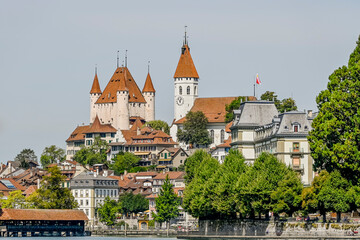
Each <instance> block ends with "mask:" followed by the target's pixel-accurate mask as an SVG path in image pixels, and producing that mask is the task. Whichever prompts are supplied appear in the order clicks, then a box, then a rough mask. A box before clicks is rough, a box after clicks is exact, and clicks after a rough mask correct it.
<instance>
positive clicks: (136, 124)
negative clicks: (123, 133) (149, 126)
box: [130, 118, 144, 131]
mask: <svg viewBox="0 0 360 240" xmlns="http://www.w3.org/2000/svg"><path fill="white" fill-rule="evenodd" d="M143 125H144V124H143V123H142V121H141V119H140V118H136V120H135V122H134V124H133V125H132V126H131V128H130V130H133V131H136V130H137V129H138V128H141V127H142V126H143Z"/></svg>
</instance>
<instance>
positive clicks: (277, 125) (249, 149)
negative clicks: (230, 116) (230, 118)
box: [230, 101, 314, 185]
mask: <svg viewBox="0 0 360 240" xmlns="http://www.w3.org/2000/svg"><path fill="white" fill-rule="evenodd" d="M234 115H235V119H234V122H233V125H232V127H230V129H231V138H232V142H231V146H232V148H234V149H238V150H239V151H240V152H242V154H243V155H244V157H245V159H246V160H247V161H248V162H252V161H254V160H255V159H256V158H257V157H258V156H259V155H260V154H261V153H262V152H269V153H272V154H274V155H275V156H276V157H277V158H278V159H279V160H280V161H281V162H283V163H285V164H287V165H289V166H291V167H292V168H293V169H294V170H295V171H298V172H299V173H300V174H301V180H302V182H303V184H304V185H310V184H311V182H312V180H313V178H314V171H313V167H312V166H313V159H312V157H311V155H310V146H309V143H308V141H307V136H308V134H309V131H310V130H311V122H312V119H313V118H312V114H311V112H309V114H308V113H306V112H299V111H291V112H285V113H281V114H279V112H278V111H277V109H276V107H275V104H274V103H273V102H268V101H250V102H243V103H242V104H241V106H240V109H239V110H235V111H234Z"/></svg>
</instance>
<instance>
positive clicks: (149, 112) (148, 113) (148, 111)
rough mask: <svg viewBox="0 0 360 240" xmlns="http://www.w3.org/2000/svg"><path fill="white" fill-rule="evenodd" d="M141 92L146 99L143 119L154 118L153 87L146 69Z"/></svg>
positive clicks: (150, 119) (149, 119)
mask: <svg viewBox="0 0 360 240" xmlns="http://www.w3.org/2000/svg"><path fill="white" fill-rule="evenodd" d="M142 94H143V96H144V98H145V100H146V105H145V121H147V122H148V121H153V120H155V88H154V85H153V83H152V81H151V77H150V72H149V71H148V74H147V77H146V81H145V84H144V88H143V90H142Z"/></svg>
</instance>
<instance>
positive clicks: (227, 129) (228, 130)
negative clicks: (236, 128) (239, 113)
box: [225, 121, 234, 133]
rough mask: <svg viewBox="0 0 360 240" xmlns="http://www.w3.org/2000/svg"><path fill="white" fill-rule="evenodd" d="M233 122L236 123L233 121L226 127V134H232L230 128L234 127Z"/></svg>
mask: <svg viewBox="0 0 360 240" xmlns="http://www.w3.org/2000/svg"><path fill="white" fill-rule="evenodd" d="M233 122H234V121H231V122H229V123H228V124H226V126H225V132H227V133H231V129H230V127H231V126H232V125H233Z"/></svg>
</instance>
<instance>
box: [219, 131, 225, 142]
mask: <svg viewBox="0 0 360 240" xmlns="http://www.w3.org/2000/svg"><path fill="white" fill-rule="evenodd" d="M220 138H221V143H223V142H224V138H225V131H224V129H221V132H220Z"/></svg>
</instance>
